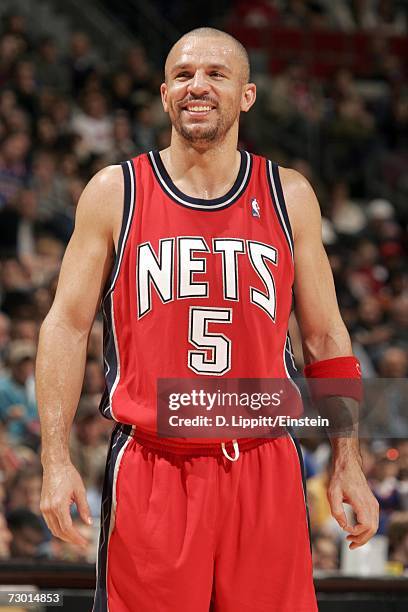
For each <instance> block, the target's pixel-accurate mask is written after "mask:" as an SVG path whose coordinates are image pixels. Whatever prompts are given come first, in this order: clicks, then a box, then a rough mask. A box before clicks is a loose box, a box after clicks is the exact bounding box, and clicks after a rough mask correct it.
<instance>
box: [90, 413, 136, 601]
mask: <svg viewBox="0 0 408 612" xmlns="http://www.w3.org/2000/svg"><path fill="white" fill-rule="evenodd" d="M131 431H132V427H131V425H121V424H119V425H116V427H115V429H114V430H113V432H112V436H111V443H110V446H109V451H108V458H107V462H106V471H105V478H104V482H103V491H102V505H101V528H100V533H99V544H98V556H97V561H96V590H95V598H94V605H93V608H92V612H108V610H109V609H108V593H107V570H108V546H109V537H110V534H111V533H112V529H113V526H114V518H115V516H114V514H115V508H113V505H114V503H115V501H116V492H115V487H116V476H117V473H118V469H119V465H120V461H121V458H122V456H123V453H124V452H125V450H126V446H127V444H128V443H129V442H130V440H131V437H130V433H131Z"/></svg>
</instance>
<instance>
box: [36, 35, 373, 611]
mask: <svg viewBox="0 0 408 612" xmlns="http://www.w3.org/2000/svg"><path fill="white" fill-rule="evenodd" d="M161 97H162V101H163V107H164V110H165V111H166V112H167V113H168V114H169V117H170V120H171V123H172V136H171V145H170V146H169V148H167V149H165V150H163V151H153V152H150V153H149V154H145V155H141V156H139V157H137V158H136V159H133V160H130V161H127V162H125V163H123V164H121V165H119V166H112V167H108V168H106V169H104V170H102V171H100V172H99V173H98V174H97V175H96V176H95V177H94V178H93V179H92V180H91V181H90V183H89V184H88V185H87V187H86V189H85V190H84V193H83V194H82V197H81V199H80V202H79V204H78V210H77V215H76V224H75V231H74V233H73V236H72V238H71V241H70V243H69V245H68V247H67V250H66V253H65V257H64V260H63V263H62V267H61V273H60V279H59V284H58V289H57V293H56V297H55V301H54V304H53V306H52V308H51V310H50V312H49V314H48V316H47V317H46V319H45V321H44V323H43V325H42V328H41V335H40V343H39V352H38V360H37V395H38V403H39V410H40V416H41V425H42V439H43V446H42V462H43V466H44V481H43V491H42V502H41V508H42V512H43V514H44V517H45V519H46V521H47V524H48V526H49V528H50V529H51V531H52V532H53V533H54V535H56V536H57V537H59V538H62V539H63V540H67V541H70V542H74V543H77V544H79V545H81V544H83V540H82V538H81V536H80V534H79V533H78V531H77V530H76V529H75V528H74V527H73V524H72V521H71V518H70V512H69V508H70V505H71V504H72V503H73V502H75V503H76V505H77V507H78V511H79V514H80V516H81V517H82V519H83V520H84V521H85V522H86V523H88V522H90V520H91V519H90V515H89V509H88V505H87V501H86V496H85V489H84V486H83V483H82V480H81V477H80V475H79V474H78V472H77V471H76V470H75V468H74V467H73V465H72V463H71V460H70V455H69V449H68V439H69V433H70V429H71V423H72V420H73V417H74V413H75V410H76V406H77V404H78V399H79V396H80V392H81V385H82V380H83V375H84V366H85V359H86V350H87V338H88V335H89V331H90V329H91V326H92V322H93V320H94V317H95V314H96V312H97V310H98V306H99V304H100V301H101V300H102V309H103V314H104V322H105V338H104V353H105V355H104V356H105V365H106V368H105V375H106V390H105V393H104V395H103V397H102V400H101V410H102V412H103V414H104V415H105V416H107V417H110V418H112V419H114V420H115V421H117V424H116V427H115V429H114V431H113V435H112V441H111V446H110V450H109V455H108V462H107V471H106V478H105V485H104V491H103V501H102V518H101V521H102V525H101V536H100V545H99V556H98V571H97V574H98V576H97V589H96V596H95V604H94V610H95V611H98V612H102V611H107V610H110V612H124V611H137V612H153V611H157V612H208V610H210V609H211V610H215V611H219V612H311V611H315V610H317V606H316V599H315V594H314V589H313V581H312V561H311V554H310V544H309V535H308V527H307V511H306V507H305V500H304V491H303V486H302V464H301V457H300V454H299V452H298V448H297V446H296V444H295V443H294V440H293V439H292V437H291V436H290V435H285V436H281V437H278V438H242V439H240V440H228V438H227V439H225V440H224V441H223V442H222V443H220V442H218V441H214V440H205V441H203V440H200V439H199V438H195V439H184V440H183V439H177V438H175V439H173V438H170V437H169V438H161V437H159V436H158V435H157V429H156V424H157V421H156V383H157V379H158V378H192V377H197V376H200V377H203V376H213V377H215V376H227V377H233V378H248V377H252V378H272V377H275V378H279V377H280V378H287V377H288V376H289V370H288V365H287V363H286V361H285V354H287V353H288V350H289V348H288V346H289V345H288V342H289V341H288V336H287V328H288V319H289V314H290V311H291V303H292V287H293V291H294V295H295V300H296V315H297V319H298V322H299V327H300V330H301V334H302V340H303V350H304V355H305V362H306V364H307V370H306V372H305V373H306V375H307V376H309V377H318V376H321V375H324V376H327V377H329V378H330V377H332V378H337V377H339V378H340V377H342V376H344V377H347V376H350V377H354V378H356V377H358V376H359V373H358V368H357V362H356V360H355V358H354V357H353V356H352V352H351V345H350V339H349V336H348V334H347V331H346V329H345V326H344V324H343V322H342V320H341V317H340V314H339V310H338V307H337V303H336V296H335V291H334V286H333V280H332V275H331V272H330V268H329V264H328V261H327V258H326V255H325V252H324V249H323V247H322V243H321V227H320V212H319V206H318V203H317V201H316V197H315V195H314V193H313V190H312V188H311V187H310V185H309V184H308V183H307V181H306V180H305V179H304V178H303V177H302V176H300V175H299V174H298V173H297V172H295V171H293V170H289V169H285V168H279V167H278V166H277V165H276V164H274V163H271V162H270V161H267V160H266V159H264V158H262V157H259V156H256V155H252V154H249V153H247V152H245V151H239V150H237V143H238V122H239V116H240V113H241V112H247V111H249V110H250V108H251V107H252V105H253V104H254V102H255V97H256V88H255V85H254V84H253V83H251V82H249V64H248V57H247V54H246V52H245V49H244V48H243V47H242V45H241V44H240V43H239V42H238V41H236V40H235V39H234V38H232V37H231V36H229V35H227V34H225V33H223V32H220V31H218V30H213V29H209V28H200V29H197V30H194V31H192V32H190V33H188V34H186V35H184V36H183V37H182V38H181V39H180V40H179V41H178V42H177V43H176V44H175V45H174V46H173V48H172V49H171V51H170V53H169V55H168V57H167V60H166V64H165V82H164V83H163V84H162V86H161ZM322 372H323V373H322ZM350 372H352V373H350ZM332 445H333V466H332V476H331V481H330V488H329V499H330V504H331V509H332V512H333V516H334V517H335V518H336V519H337V521H338V522H339V524H340V525H341V527H342V528H343V529H344V530H346V531H347V532H348V536H347V537H348V539H349V541H350V547H351V548H356V547H358V546H361V545H363V544H364V543H365V542H367V540H368V539H369V538H370V537H371V536H372V535H373V534H374V533H375V531H376V529H377V521H378V507H377V503H376V501H375V499H374V497H373V495H372V494H371V492H370V490H369V488H368V486H367V483H366V480H365V478H364V475H363V472H362V469H361V460H360V455H359V450H358V444H357V440H356V438H355V437H348V438H340V437H337V438H333V440H332ZM343 501H348V502H349V503H350V504H351V505H352V507H353V509H354V512H355V515H356V519H357V522H356V525H355V526H352V525H350V524H349V522H348V520H347V518H346V516H345V513H344V510H343V506H342V502H343Z"/></svg>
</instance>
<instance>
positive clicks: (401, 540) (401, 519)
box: [387, 512, 408, 569]
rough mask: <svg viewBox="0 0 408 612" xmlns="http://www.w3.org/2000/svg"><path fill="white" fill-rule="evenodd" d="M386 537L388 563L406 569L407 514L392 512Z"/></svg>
mask: <svg viewBox="0 0 408 612" xmlns="http://www.w3.org/2000/svg"><path fill="white" fill-rule="evenodd" d="M387 535H388V538H389V559H390V561H394V562H397V563H400V564H401V566H402V567H403V568H404V569H408V512H394V513H393V514H392V515H391V517H390V522H389V525H388V530H387Z"/></svg>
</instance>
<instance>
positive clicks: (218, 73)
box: [211, 70, 224, 78]
mask: <svg viewBox="0 0 408 612" xmlns="http://www.w3.org/2000/svg"><path fill="white" fill-rule="evenodd" d="M211 76H212V77H216V78H222V77H223V76H224V75H223V74H221V72H217V71H216V70H215V71H213V72H211Z"/></svg>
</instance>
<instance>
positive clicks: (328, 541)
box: [312, 533, 339, 571]
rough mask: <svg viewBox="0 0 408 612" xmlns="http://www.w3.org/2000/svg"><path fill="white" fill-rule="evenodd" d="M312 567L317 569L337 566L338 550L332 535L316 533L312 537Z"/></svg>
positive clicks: (328, 568) (329, 568) (332, 568)
mask: <svg viewBox="0 0 408 612" xmlns="http://www.w3.org/2000/svg"><path fill="white" fill-rule="evenodd" d="M312 555H313V567H314V568H315V569H317V570H325V571H330V570H335V569H338V567H339V551H338V546H337V544H336V541H335V539H334V538H333V536H330V535H328V534H325V533H317V534H316V535H315V536H314V537H313V539H312Z"/></svg>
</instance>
